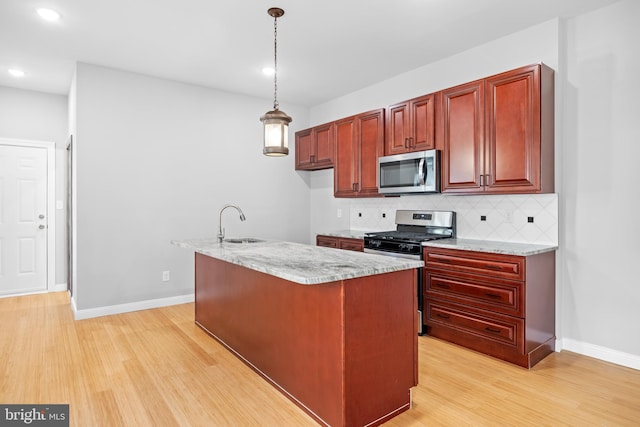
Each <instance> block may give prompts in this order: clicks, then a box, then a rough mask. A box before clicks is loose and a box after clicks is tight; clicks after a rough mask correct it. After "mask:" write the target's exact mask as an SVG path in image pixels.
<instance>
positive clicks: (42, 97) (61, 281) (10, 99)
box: [0, 86, 68, 289]
mask: <svg viewBox="0 0 640 427" xmlns="http://www.w3.org/2000/svg"><path fill="white" fill-rule="evenodd" d="M66 120H67V97H66V96H61V95H52V94H47V93H42V92H33V91H27V90H22V89H13V88H8V87H3V86H0V137H3V138H8V139H12V138H13V139H27V140H38V141H52V142H54V143H55V146H56V154H55V158H56V177H55V179H56V189H55V198H56V200H60V201H62V202H63V207H64V208H63V209H60V210H56V218H55V227H56V258H55V260H56V261H55V262H56V277H55V281H56V283H55V284H56V285H59V286H58V287H62V288H63V289H64V288H65V287H66V282H67V256H66V253H67V252H66V216H65V215H66V213H65V212H66V211H65V209H66V194H67V193H66V182H67V178H66V164H67V153H66V147H67V144H66V142H67V136H68V133H67V127H66V125H65V124H66Z"/></svg>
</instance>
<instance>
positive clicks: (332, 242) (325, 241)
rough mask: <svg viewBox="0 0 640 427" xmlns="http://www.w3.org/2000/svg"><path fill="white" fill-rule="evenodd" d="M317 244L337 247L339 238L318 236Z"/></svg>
mask: <svg viewBox="0 0 640 427" xmlns="http://www.w3.org/2000/svg"><path fill="white" fill-rule="evenodd" d="M316 245H317V246H324V247H325V248H337V247H338V239H337V238H335V237H326V236H316Z"/></svg>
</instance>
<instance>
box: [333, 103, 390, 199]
mask: <svg viewBox="0 0 640 427" xmlns="http://www.w3.org/2000/svg"><path fill="white" fill-rule="evenodd" d="M334 126H335V156H334V168H335V169H334V175H333V176H334V186H333V189H334V195H335V197H367V196H375V195H378V183H377V167H378V157H380V156H382V155H383V152H384V109H378V110H373V111H369V112H366V113H362V114H358V115H356V116H351V117H347V118H344V119H341V120H338V121H336V122H334Z"/></svg>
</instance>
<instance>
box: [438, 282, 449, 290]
mask: <svg viewBox="0 0 640 427" xmlns="http://www.w3.org/2000/svg"><path fill="white" fill-rule="evenodd" d="M436 286H437V287H439V288H443V289H451V286H449V285H445V284H444V283H436Z"/></svg>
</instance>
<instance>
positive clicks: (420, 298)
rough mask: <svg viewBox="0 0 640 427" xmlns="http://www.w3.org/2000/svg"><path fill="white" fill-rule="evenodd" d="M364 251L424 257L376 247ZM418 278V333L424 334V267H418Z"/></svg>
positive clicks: (415, 257) (406, 256) (405, 256)
mask: <svg viewBox="0 0 640 427" xmlns="http://www.w3.org/2000/svg"><path fill="white" fill-rule="evenodd" d="M364 252H365V253H368V254H378V255H386V256H395V257H399V258H409V259H422V256H420V255H413V254H403V253H398V252H388V251H380V250H376V249H370V248H367V247H365V248H364ZM416 274H417V280H416V283H417V284H418V287H417V289H416V295H417V297H418V335H423V334H424V333H425V332H426V330H425V327H424V318H423V317H422V313H423V310H424V295H423V293H422V289H423V287H422V283H423V282H422V281H423V275H424V268H416Z"/></svg>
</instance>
